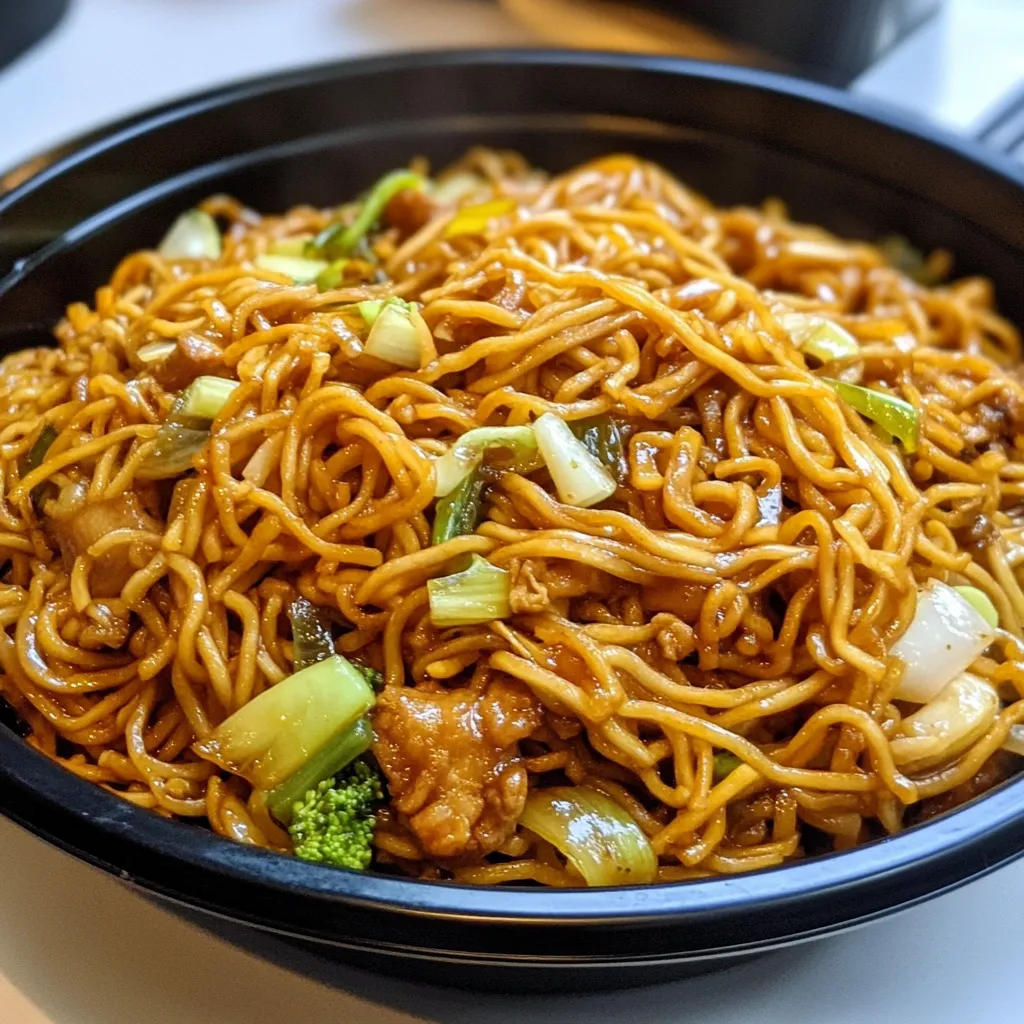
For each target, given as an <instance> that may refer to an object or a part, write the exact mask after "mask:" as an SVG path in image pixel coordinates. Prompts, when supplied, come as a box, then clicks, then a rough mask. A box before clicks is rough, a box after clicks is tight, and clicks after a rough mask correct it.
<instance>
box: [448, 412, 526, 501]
mask: <svg viewBox="0 0 1024 1024" xmlns="http://www.w3.org/2000/svg"><path fill="white" fill-rule="evenodd" d="M485 456H486V457H487V458H488V459H489V460H490V461H492V462H493V463H494V464H495V465H496V466H497V468H499V469H503V470H508V471H509V472H512V473H530V472H532V471H533V470H535V469H539V468H540V467H541V466H542V465H543V464H544V463H543V460H542V459H541V457H540V449H539V448H538V446H537V437H536V435H535V434H534V431H533V428H532V427H526V426H522V427H474V428H473V429H472V430H467V431H466V433H464V434H463V435H462V437H460V438H459V439H458V440H457V441H456V442H455V444H453V445H452V446H451V448H449V449H448V451H447V452H445V453H444V455H442V456H441V457H440V458H439V459H437V460H436V461H435V462H434V473H435V475H436V479H437V482H436V485H435V488H434V493H435V495H436V496H437V497H439V498H443V497H444V496H445V495H446V494H450V493H451V492H452V491H453V490H454V489H455V488H456V487H457V486H458V485H459V484H460V483H461V482H462V481H463V480H464V479H465V478H466V477H467V476H468V475H469V474H470V473H471V472H472V471H473V470H474V469H475V468H476V467H477V466H479V465H480V463H481V462H483V460H484V458H485Z"/></svg>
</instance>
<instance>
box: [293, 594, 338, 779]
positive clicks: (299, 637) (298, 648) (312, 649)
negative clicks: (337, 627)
mask: <svg viewBox="0 0 1024 1024" xmlns="http://www.w3.org/2000/svg"><path fill="white" fill-rule="evenodd" d="M288 618H289V619H290V620H291V624H292V641H293V644H294V655H293V659H294V660H293V664H294V666H295V671H296V672H299V671H301V670H302V669H304V668H309V666H310V665H315V664H316V663H317V662H319V661H326V660H327V659H328V658H329V657H330V656H331V655H332V654H334V638H333V637H332V636H331V627H330V625H329V624H328V622H327V620H326V618H325V617H324V615H323V613H322V612H321V610H320V609H319V608H317V607H316V605H315V604H313V603H312V602H311V601H307V600H306V599H305V598H304V597H297V598H296V599H295V600H294V601H292V603H291V605H290V606H289V608H288ZM321 778H323V776H321Z"/></svg>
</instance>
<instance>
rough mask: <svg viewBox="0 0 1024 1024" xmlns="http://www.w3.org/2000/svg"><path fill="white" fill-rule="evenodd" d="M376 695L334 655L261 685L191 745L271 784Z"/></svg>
mask: <svg viewBox="0 0 1024 1024" xmlns="http://www.w3.org/2000/svg"><path fill="white" fill-rule="evenodd" d="M376 700H377V698H376V696H375V695H374V692H373V690H372V689H371V687H370V684H369V683H368V682H367V681H366V678H365V676H364V675H363V674H362V673H361V672H360V671H359V670H358V669H357V668H356V667H355V666H354V665H352V664H351V663H350V662H349V661H348V660H346V659H345V658H343V657H341V655H338V654H334V655H331V657H329V658H327V659H326V660H325V661H320V662H317V663H316V664H315V665H310V666H309V668H304V669H302V670H301V671H300V672H296V673H294V675H290V676H288V678H287V679H284V680H282V681H281V682H280V683H278V684H277V685H276V686H272V687H270V689H269V690H264V691H263V692H262V693H261V694H259V695H258V696H257V697H254V698H253V699H252V700H251V701H249V703H248V704H245V705H243V706H242V707H241V708H239V709H238V710H237V711H236V712H234V714H232V715H229V716H228V717H227V718H225V719H224V721H223V722H221V723H220V725H218V726H217V728H216V729H214V731H213V732H212V733H211V734H210V735H209V736H208V737H207V738H206V739H205V740H201V741H200V742H198V743H195V744H193V747H192V749H193V750H195V752H196V753H197V754H199V755H200V756H201V757H204V758H206V759H207V760H208V761H213V762H214V763H215V764H218V765H220V766H221V767H222V768H224V769H226V770H227V771H229V772H234V774H236V775H241V776H243V777H244V778H246V779H248V781H249V782H251V783H252V784H253V785H254V786H255V787H256V788H257V789H274V788H275V787H277V786H279V785H280V784H281V783H282V782H284V781H285V779H287V778H289V777H290V776H292V775H294V774H295V772H296V771H298V770H299V769H300V768H301V767H302V766H303V765H304V764H306V762H307V761H309V760H310V759H311V758H312V757H313V756H314V755H315V754H316V753H317V752H318V751H319V750H321V749H322V748H323V747H324V746H325V745H326V744H327V743H329V742H331V740H332V739H334V737H336V736H338V735H339V734H340V733H342V732H343V731H345V730H347V729H350V728H351V727H352V726H353V725H355V723H356V722H357V721H358V720H359V719H360V718H362V716H363V715H364V714H366V712H367V711H369V710H370V708H372V707H373V705H374V704H375V703H376Z"/></svg>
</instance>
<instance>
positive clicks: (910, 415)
mask: <svg viewBox="0 0 1024 1024" xmlns="http://www.w3.org/2000/svg"><path fill="white" fill-rule="evenodd" d="M821 379H822V380H824V381H825V383H826V384H828V385H830V386H831V387H833V388H835V390H836V393H837V394H838V395H839V397H840V398H841V399H842V400H843V401H844V402H846V403H847V404H848V405H849V406H851V407H852V408H853V409H855V410H856V411H857V412H859V413H860V414H861V415H862V416H866V417H867V418H868V419H869V420H872V421H873V422H875V423H877V424H878V425H879V426H880V427H882V429H883V430H887V431H888V432H889V433H890V434H892V435H893V437H897V438H899V439H900V440H901V441H902V442H903V447H904V448H906V450H907V451H908V452H916V451H917V445H918V440H919V437H920V433H921V417H920V414H919V413H918V411H917V410H916V409H915V408H914V407H913V406H912V405H911V404H910V403H909V402H907V401H904V400H903V399H902V398H897V397H896V396H895V395H890V394H887V393H886V392H884V391H872V390H871V389H870V388H864V387H861V386H860V385H859V384H847V383H846V381H844V380H832V379H831V378H829V377H822V378H821Z"/></svg>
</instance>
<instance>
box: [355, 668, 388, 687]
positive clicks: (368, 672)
mask: <svg viewBox="0 0 1024 1024" xmlns="http://www.w3.org/2000/svg"><path fill="white" fill-rule="evenodd" d="M352 667H353V668H354V669H356V670H357V671H358V672H362V674H363V678H364V679H365V680H366V681H367V682H368V683H369V684H370V685H371V686H372V687H373V688H374V689H375V690H379V689H380V688H381V687H382V686H383V685H384V676H383V675H382V674H381V673H380V672H378V671H377V669H375V668H371V667H370V666H369V665H363V664H361V663H360V662H358V661H353V662H352Z"/></svg>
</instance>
